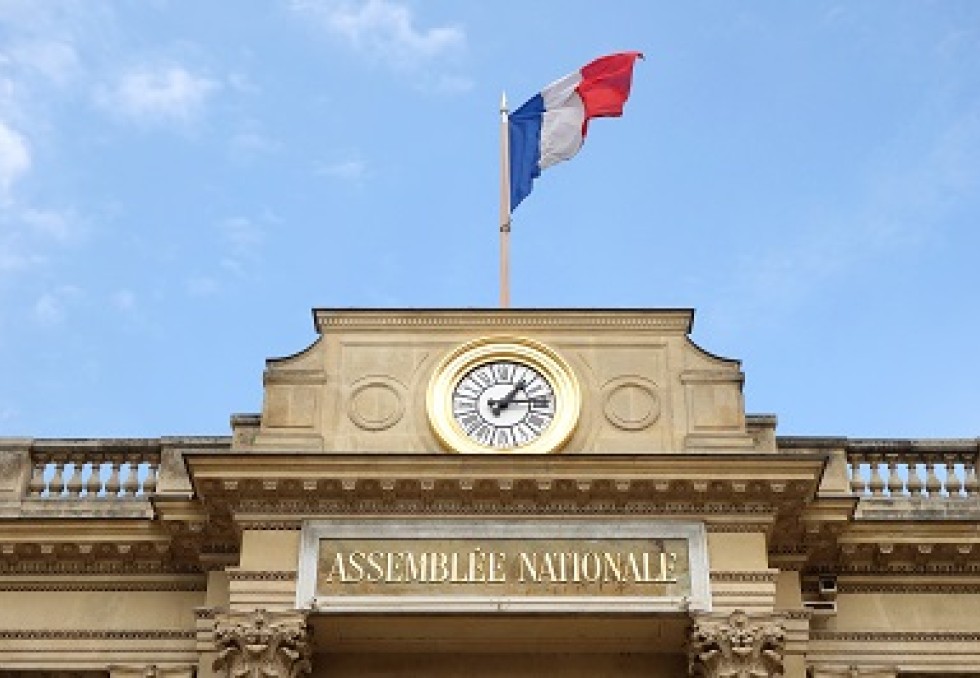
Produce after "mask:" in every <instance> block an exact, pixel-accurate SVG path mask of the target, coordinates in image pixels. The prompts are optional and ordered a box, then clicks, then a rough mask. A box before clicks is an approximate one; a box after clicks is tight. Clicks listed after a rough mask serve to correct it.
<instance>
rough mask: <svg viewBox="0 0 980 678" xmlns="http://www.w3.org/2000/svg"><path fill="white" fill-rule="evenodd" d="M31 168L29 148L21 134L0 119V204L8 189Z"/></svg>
mask: <svg viewBox="0 0 980 678" xmlns="http://www.w3.org/2000/svg"><path fill="white" fill-rule="evenodd" d="M30 168H31V149H30V146H29V145H28V143H27V139H26V138H25V137H24V135H23V134H21V133H20V132H18V131H17V130H15V129H14V128H12V127H10V126H9V125H7V124H6V123H5V122H4V121H3V120H0V204H3V203H5V202H7V201H8V200H9V199H10V189H11V187H12V186H13V185H14V182H15V181H17V180H18V179H20V178H21V177H22V176H23V175H24V174H26V173H27V171H28V170H29V169H30Z"/></svg>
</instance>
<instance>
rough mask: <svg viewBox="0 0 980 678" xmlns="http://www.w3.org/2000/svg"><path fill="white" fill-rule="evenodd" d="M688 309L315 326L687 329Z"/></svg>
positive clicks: (371, 318) (345, 318)
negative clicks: (640, 313)
mask: <svg viewBox="0 0 980 678" xmlns="http://www.w3.org/2000/svg"><path fill="white" fill-rule="evenodd" d="M690 324H691V314H690V312H683V313H670V314H666V315H657V316H652V317H651V316H637V315H626V316H622V317H617V316H609V315H607V314H602V315H599V314H596V315H591V314H580V313H576V314H573V315H551V316H548V317H545V316H542V315H541V314H539V313H533V312H531V313H520V312H518V313H507V312H497V313H494V314H492V315H490V314H486V313H483V314H477V313H458V314H449V313H440V314H438V315H432V316H420V315H408V314H405V315H400V314H395V313H390V312H386V313H371V314H357V315H337V316H335V315H326V314H325V313H323V312H317V313H316V328H317V331H318V332H320V333H321V334H322V333H323V332H324V331H325V330H326V329H327V328H330V327H346V328H351V327H355V328H356V327H365V328H370V327H379V326H382V327H534V328H539V327H540V328H546V327H547V328H571V329H579V328H582V329H599V328H609V329H620V328H622V329H662V330H674V331H676V332H687V331H688V330H689V329H690Z"/></svg>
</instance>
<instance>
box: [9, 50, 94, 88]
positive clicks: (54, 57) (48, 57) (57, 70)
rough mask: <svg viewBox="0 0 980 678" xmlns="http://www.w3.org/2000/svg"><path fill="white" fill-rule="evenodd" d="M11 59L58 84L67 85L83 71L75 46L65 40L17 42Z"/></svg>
mask: <svg viewBox="0 0 980 678" xmlns="http://www.w3.org/2000/svg"><path fill="white" fill-rule="evenodd" d="M10 55H11V57H10V58H11V60H12V61H13V62H14V63H16V64H17V65H18V66H20V67H21V68H23V69H25V70H27V71H29V72H31V73H33V74H37V75H40V76H42V77H43V78H44V79H45V80H47V81H49V82H53V83H54V84H56V85H65V84H67V83H68V82H70V81H71V80H73V79H74V78H75V76H76V75H77V74H78V73H79V72H80V71H81V64H80V62H79V58H78V53H77V52H76V50H75V47H74V46H73V45H72V44H71V43H69V42H67V41H64V40H50V39H36V40H27V41H24V42H20V43H17V44H15V45H14V46H13V47H12V48H11V49H10Z"/></svg>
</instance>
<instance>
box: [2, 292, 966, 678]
mask: <svg viewBox="0 0 980 678" xmlns="http://www.w3.org/2000/svg"><path fill="white" fill-rule="evenodd" d="M692 318H693V314H692V312H691V311H688V310H639V311H635V310H634V311H623V310H617V311H601V310H569V311H561V310H555V311H520V310H485V311H479V310H466V311H464V310H456V311H453V310H442V311H435V310H430V311H426V310H413V311H378V310H363V311H358V310H345V311H332V310H316V311H315V312H314V321H315V326H316V329H317V332H318V334H319V338H318V339H317V340H316V341H315V342H314V343H313V345H312V346H310V347H308V348H307V349H305V350H303V351H301V352H300V353H297V354H295V355H293V356H290V357H288V358H280V359H273V360H270V361H268V363H267V366H266V371H265V375H264V387H265V394H264V396H265V397H264V401H263V408H262V412H261V413H260V414H255V415H235V416H233V417H232V430H231V434H230V435H229V436H217V437H165V438H157V439H140V440H133V439H126V440H117V439H98V440H57V439H45V438H3V439H0V672H2V674H3V675H5V676H6V675H11V676H13V675H24V676H32V677H37V676H42V675H79V676H97V675H101V676H106V675H109V676H137V675H139V676H147V677H154V676H168V677H169V676H173V677H174V678H176V677H178V676H192V675H196V676H201V677H204V676H291V677H292V676H307V675H312V676H346V675H406V676H408V675H420V674H426V675H432V676H454V675H461V674H463V673H465V674H466V675H472V676H497V675H500V676H502V675H507V676H540V675H562V676H587V675H588V676H594V675H622V676H641V675H642V676H683V675H694V676H710V677H715V676H719V677H720V676H731V677H736V676H737V677H739V678H741V677H743V676H781V675H782V676H795V677H803V676H805V675H810V676H813V677H814V678H818V677H824V676H826V677H830V676H842V677H843V676H861V677H864V676H869V677H878V676H882V677H884V676H889V677H891V676H901V675H922V674H933V675H947V676H952V675H976V674H977V673H978V672H980V618H978V617H977V616H976V614H975V612H974V610H976V609H977V604H978V603H980V548H978V546H977V544H978V543H980V535H978V534H977V530H976V525H977V519H978V517H980V500H978V483H977V477H976V462H977V455H978V450H980V442H978V440H977V439H972V440H894V439H880V440H866V439H861V440H855V439H846V438H835V437H812V438H800V437H785V436H777V435H776V418H775V417H774V416H773V415H750V414H746V413H745V411H744V404H743V400H742V382H743V379H744V375H743V373H742V370H741V365H740V363H739V362H738V361H735V360H730V359H725V358H720V357H718V356H715V355H712V354H710V353H708V352H706V351H704V350H703V349H701V348H699V347H697V346H696V345H694V344H693V343H692V342H691V340H690V338H689V333H690V329H691V322H692ZM515 336H519V337H528V338H530V339H533V340H534V341H537V342H540V343H542V344H545V345H547V346H549V347H550V348H551V349H552V350H554V351H555V352H556V353H558V354H560V355H561V356H562V358H563V359H564V360H565V361H566V362H567V363H568V365H570V367H571V369H572V371H573V372H574V374H575V377H576V379H577V382H578V384H579V386H580V388H581V398H582V406H581V413H580V416H579V420H578V424H577V426H576V428H575V431H574V434H573V435H572V436H571V437H570V439H569V440H568V442H567V443H566V444H565V445H564V447H563V448H562V449H561V450H557V451H555V452H554V453H551V454H541V455H515V454H511V453H497V454H474V455H460V454H456V453H453V452H452V451H450V450H446V449H443V448H442V446H441V444H440V443H439V442H438V439H437V438H436V437H435V436H434V435H433V432H432V429H431V427H430V426H429V423H428V419H427V413H426V408H425V400H426V389H427V388H428V387H429V384H430V383H431V378H432V373H433V370H435V369H436V366H437V365H438V363H439V361H440V359H441V357H442V356H444V355H445V354H446V353H447V352H449V351H451V350H452V349H454V348H455V347H457V346H459V345H461V344H464V343H465V342H468V341H471V340H473V339H474V338H479V337H515ZM313 525H319V526H320V528H319V529H321V532H320V533H319V534H331V529H333V534H335V535H339V534H341V532H342V531H343V530H347V531H348V532H349V533H350V535H354V536H353V537H352V539H354V541H351V542H350V543H348V542H344V541H342V540H341V541H338V542H337V544H339V546H337V549H342V548H347V549H349V552H350V553H351V554H353V555H350V556H349V557H348V556H345V558H348V559H347V560H343V559H341V565H340V566H339V567H340V569H339V570H337V571H335V572H334V575H335V576H336V577H339V578H340V579H339V580H338V581H341V583H342V585H340V586H339V589H337V587H335V589H333V590H334V592H335V593H336V591H337V590H340V591H341V594H340V595H333V596H332V597H324V596H323V595H321V594H320V593H319V589H317V588H316V586H317V585H316V584H315V582H314V580H313V579H311V577H314V575H312V574H311V568H321V569H319V570H317V572H318V573H319V574H317V575H316V577H322V576H325V575H324V574H323V570H322V568H323V567H324V565H323V564H322V563H321V564H317V558H316V557H314V558H313V559H312V561H311V560H310V559H309V558H308V557H307V556H304V555H303V554H304V553H309V552H310V548H311V547H310V543H308V542H309V539H311V538H312V537H310V536H309V535H311V534H313V532H312V531H311V526H313ZM358 525H364V526H378V527H375V528H372V529H373V530H374V531H375V532H376V533H377V535H381V536H380V537H377V538H375V539H374V540H373V541H372V540H371V537H372V534H371V531H361V532H357V530H356V528H357V526H358ZM549 525H555V526H560V525H564V526H565V527H564V528H562V529H559V528H558V527H549ZM574 525H578V526H583V527H581V529H580V531H579V532H576V531H575V529H578V528H575V529H573V528H571V527H569V526H574ZM590 525H591V526H593V527H588V526H590ZM645 525H649V526H651V527H650V528H649V529H650V535H651V539H653V542H651V543H657V544H659V546H656V548H657V549H659V551H657V552H655V553H653V555H654V556H657V555H659V556H660V558H661V560H659V561H656V562H657V563H660V565H657V566H656V567H660V568H661V569H659V570H656V573H657V574H656V575H651V574H650V572H649V569H650V567H651V565H650V562H653V561H650V560H649V559H647V560H644V558H646V557H647V556H646V555H643V554H645V553H647V552H646V551H643V552H642V553H641V552H640V551H636V552H635V553H634V551H635V550H636V548H638V547H636V544H637V543H640V542H638V541H637V539H638V538H639V537H638V536H637V535H640V536H642V535H643V534H644V533H643V529H646V528H644V527H643V526H645ZM658 525H662V526H668V525H669V526H675V527H676V526H677V525H685V526H691V525H693V526H696V527H697V530H696V531H693V532H691V531H690V530H689V528H685V529H688V530H689V531H688V532H684V534H690V535H700V536H697V539H703V545H700V546H698V547H697V548H695V549H694V551H691V552H690V553H695V552H697V553H700V552H701V551H699V550H698V549H702V550H703V553H704V561H703V562H704V565H701V564H699V563H701V561H700V560H697V559H696V558H694V556H690V555H689V552H688V551H684V552H683V554H682V555H683V557H685V558H690V559H691V561H690V562H687V561H685V564H684V567H679V566H677V565H676V563H674V562H673V561H671V560H670V559H669V558H668V556H669V557H670V558H674V557H676V556H677V555H678V553H680V552H677V553H675V552H674V551H671V552H670V553H669V554H668V553H667V552H666V551H665V550H664V549H668V550H669V548H673V547H669V548H668V547H665V546H664V544H668V546H669V544H670V543H671V542H669V540H665V539H663V538H661V539H659V541H657V539H654V537H655V536H656V533H657V529H658V527H657V526H658ZM324 526H325V527H324ZM331 526H334V527H333V528H331ZM426 526H429V527H430V528H431V527H432V526H443V527H442V528H441V529H442V533H440V534H438V535H433V534H430V533H431V529H430V530H428V531H427V528H426ZM595 526H599V527H595ZM590 530H592V531H591V532H590ZM637 530H639V532H636V531H637ZM663 530H664V532H663V534H668V533H669V534H675V533H674V532H670V530H667V529H666V527H664V528H663ZM600 533H601V534H600ZM344 534H347V533H344ZM418 535H422V536H423V537H424V539H425V540H426V541H424V542H419V543H420V544H423V545H424V549H425V551H424V553H422V552H420V554H414V555H412V556H411V557H409V556H406V555H404V554H405V553H408V551H406V550H405V549H407V548H408V547H406V546H405V544H406V543H410V542H411V539H412V538H415V537H417V536H418ZM501 535H503V536H504V537H506V538H508V539H511V540H512V542H511V543H510V544H509V546H508V549H503V548H501V549H499V551H500V553H499V554H498V553H497V550H496V549H494V550H493V554H494V556H493V557H494V558H498V559H503V557H504V555H503V554H504V551H507V553H508V554H509V555H508V557H510V558H511V559H512V561H513V560H514V559H518V558H524V559H525V560H524V561H522V564H521V567H518V568H517V569H514V570H513V572H514V573H516V574H513V575H512V576H513V577H525V575H526V573H527V572H531V574H530V575H527V576H528V577H530V578H531V579H534V580H535V581H534V582H531V583H527V582H523V581H522V583H521V585H522V586H523V587H524V588H521V587H513V588H506V587H504V585H503V584H502V583H499V582H498V579H497V578H499V577H503V576H504V574H503V573H504V572H505V568H503V567H502V566H501V567H500V568H497V566H496V565H495V564H494V563H495V562H498V561H495V560H494V559H493V558H491V557H489V556H488V555H487V550H488V547H492V546H493V545H494V544H495V543H497V542H494V541H493V540H494V539H498V538H501ZM508 535H509V536H508ZM515 535H517V536H515ZM521 535H524V536H521ZM476 537H480V538H485V539H486V540H487V541H484V542H479V543H477V542H474V541H473V539H474V538H476ZM600 537H601V538H600ZM345 538H346V537H345ZM692 538H693V537H692ZM358 539H360V540H362V541H360V542H359V541H357V540H358ZM522 539H526V540H527V543H528V544H533V545H534V548H535V549H538V550H541V549H544V550H545V551H547V549H548V548H550V547H549V546H548V544H550V543H555V544H559V545H558V546H554V547H553V548H554V550H556V553H557V551H561V554H557V555H561V556H562V560H561V562H562V563H564V555H563V554H565V552H571V551H575V548H577V547H576V546H575V544H577V543H579V542H581V543H582V544H583V549H585V550H583V551H582V553H579V554H576V553H571V555H570V557H569V561H568V562H569V563H572V564H571V565H569V568H575V570H574V572H572V569H570V570H569V572H570V573H569V574H567V576H566V575H565V574H564V573H563V574H561V575H558V574H556V571H557V570H556V569H554V568H557V567H558V566H556V565H554V563H552V562H551V560H550V554H546V560H547V563H548V564H547V565H541V563H539V561H538V560H536V558H537V555H535V554H536V552H535V554H531V553H530V551H528V552H525V551H527V549H530V548H531V547H530V546H528V547H527V549H525V550H522V546H521V545H522V544H523V543H524V542H523V541H522ZM603 539H604V540H605V541H603ZM304 540H307V541H306V542H304ZM363 540H367V541H363ZM549 540H551V541H549ZM576 540H578V541H576ZM617 540H618V541H617ZM647 541H649V540H647ZM387 542H391V543H396V542H397V543H398V544H399V545H400V546H399V547H398V548H399V549H402V550H401V551H398V552H397V553H395V556H392V555H391V554H388V559H387V561H386V563H387V564H386V565H385V567H382V565H381V564H377V571H376V572H377V573H376V574H372V572H374V570H372V569H365V568H372V567H373V565H372V564H371V563H372V562H373V560H372V559H374V560H377V561H378V563H380V562H381V558H382V556H383V555H385V554H384V553H381V551H383V549H384V547H383V546H378V544H379V543H382V544H384V543H387ZM364 543H368V544H369V546H363V544H364ZM411 543H414V542H411ZM597 543H602V544H605V545H604V546H602V547H601V549H600V551H595V550H594V548H598V547H594V548H593V550H592V551H589V550H588V549H589V548H590V547H589V544H592V545H593V546H594V545H595V544H597ZM642 543H643V544H646V543H647V542H646V541H643V542H642ZM692 543H693V542H692ZM699 543H700V542H699ZM370 544H374V545H373V546H371V545H370ZM569 544H571V546H570V545H569ZM464 547H465V549H468V550H469V551H468V553H471V554H476V555H475V556H472V557H470V558H469V560H468V561H467V562H468V563H469V564H468V565H467V566H460V568H459V570H458V571H457V570H454V569H452V568H453V567H455V565H450V562H451V561H450V560H449V556H448V555H445V554H448V553H449V552H450V551H452V553H454V554H456V555H460V554H462V555H460V557H461V558H462V557H463V556H465V554H464V550H465V549H464ZM420 548H422V547H421V546H420ZM644 548H646V547H644ZM358 549H367V550H368V551H369V552H370V553H371V554H374V552H373V551H370V549H377V557H375V555H371V556H370V557H369V553H368V552H362V551H360V550H358ZM440 549H442V550H440ZM603 549H604V550H603ZM631 549H632V550H631ZM641 551H642V549H641ZM338 553H340V551H338ZM583 554H584V555H583ZM557 555H556V560H555V562H558V560H557ZM647 555H649V554H647ZM437 556H438V557H437ZM337 557H338V558H340V556H339V555H338V556H337ZM416 557H419V558H423V557H424V558H427V560H423V561H421V562H424V563H427V565H426V566H425V567H426V568H428V569H419V567H417V566H418V562H416V560H415V559H414V558H416ZM455 557H456V556H455V555H454V556H453V558H455ZM406 558H408V560H406ZM439 558H441V559H442V560H439ZM542 562H545V561H542ZM310 563H313V564H312V565H311V564H310ZM344 563H349V564H351V566H352V567H357V568H360V574H357V573H356V572H355V573H353V574H352V573H349V572H346V571H345V570H343V567H344ZM512 564H513V563H512ZM641 564H642V566H641ZM525 566H526V567H525ZM562 566H564V565H562ZM515 567H516V566H515ZM600 567H601V568H603V569H602V570H601V571H602V572H603V573H605V574H603V575H600V574H599V572H600V570H599V569H597V568H600ZM328 568H329V564H328ZM385 568H387V572H384V569H385ZM399 568H402V569H399ZM411 568H415V569H414V570H412V572H414V574H412V576H413V577H415V579H414V582H415V584H416V585H417V586H422V588H423V589H424V588H425V586H428V585H429V584H431V581H432V580H433V579H435V578H440V582H441V584H440V588H437V587H430V588H431V590H432V593H431V594H427V595H416V594H414V593H413V594H412V595H404V594H403V593H399V591H404V590H407V589H404V587H403V588H399V587H398V586H392V585H391V582H400V581H402V580H403V579H405V578H406V577H408V576H409V574H408V572H409V570H410V569H411ZM467 568H469V569H467ZM481 568H482V569H481ZM521 568H525V569H521ZM549 568H551V569H549ZM578 568H583V569H581V571H579V570H578ZM589 568H591V569H589ZM644 568H646V569H644ZM685 568H687V569H685ZM699 568H700V569H699ZM541 572H545V573H547V574H545V575H542V574H541ZM623 572H625V573H626V574H623ZM437 573H441V574H438V577H437ZM609 573H612V574H609ZM690 573H693V574H691V576H695V575H696V576H701V575H703V576H704V578H705V584H704V587H705V590H706V591H707V594H706V596H704V599H703V600H702V598H700V597H698V596H693V595H692V594H690V593H685V592H686V591H688V589H684V588H683V586H681V584H680V583H676V585H675V581H676V580H677V578H678V577H684V576H688V575H689V574H690ZM699 573H700V574H699ZM606 575H608V576H609V577H613V579H611V580H606V579H602V577H604V576H606ZM559 576H561V577H562V581H563V582H564V583H563V584H562V586H561V587H559V586H557V584H556V582H557V578H558V577H559ZM314 579H315V577H314ZM476 579H479V580H480V582H481V586H482V587H483V588H480V589H479V590H480V591H481V593H480V596H477V597H474V595H473V591H475V590H477V589H476V588H475V587H474V586H473V582H474V581H475V580H476ZM539 579H540V580H541V581H538V580H539ZM355 580H356V582H357V584H356V587H359V588H355V586H354V584H351V591H353V592H354V593H353V594H352V595H351V596H350V597H344V596H345V595H346V594H344V593H343V591H345V590H346V589H344V586H345V585H346V583H349V582H353V581H355ZM627 580H629V581H627ZM420 582H421V583H420ZM532 584H533V586H538V587H539V588H538V589H534V588H533V587H532ZM467 586H469V587H470V588H467ZM495 586H498V587H500V588H499V589H495V588H494V587H495ZM644 586H645V587H647V588H645V589H643V588H642V587H644ZM310 587H313V588H310ZM386 587H388V588H386ZM454 587H455V588H454ZM528 587H532V588H528ZM590 587H591V588H590ZM637 587H641V588H640V589H637ZM678 587H679V588H678ZM675 589H676V590H677V591H680V592H681V593H677V594H676V595H675V593H674V592H675ZM412 590H413V591H415V590H416V589H412ZM505 590H506V591H507V594H506V595H504V594H503V593H502V592H503V591H505ZM637 590H641V591H648V592H649V594H644V595H640V596H638V595H637V594H636V593H635V592H636V591H637ZM309 591H312V593H310V592H309ZM457 591H458V593H456V592H457ZM495 591H497V593H495ZM515 591H516V592H517V593H514V592H515ZM528 591H532V593H528ZM538 591H540V594H539V593H538ZM488 592H489V593H488ZM515 596H516V597H515ZM556 596H564V597H563V598H560V599H559V598H558V597H556ZM529 611H532V612H531V613H529Z"/></svg>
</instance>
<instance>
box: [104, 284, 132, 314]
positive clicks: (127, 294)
mask: <svg viewBox="0 0 980 678" xmlns="http://www.w3.org/2000/svg"><path fill="white" fill-rule="evenodd" d="M110 301H111V302H112V306H113V307H114V308H115V309H116V310H117V311H121V312H122V313H131V312H133V311H135V310H136V293H135V292H133V291H132V290H128V289H121V290H116V291H115V292H113V293H112V296H111V297H110Z"/></svg>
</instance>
